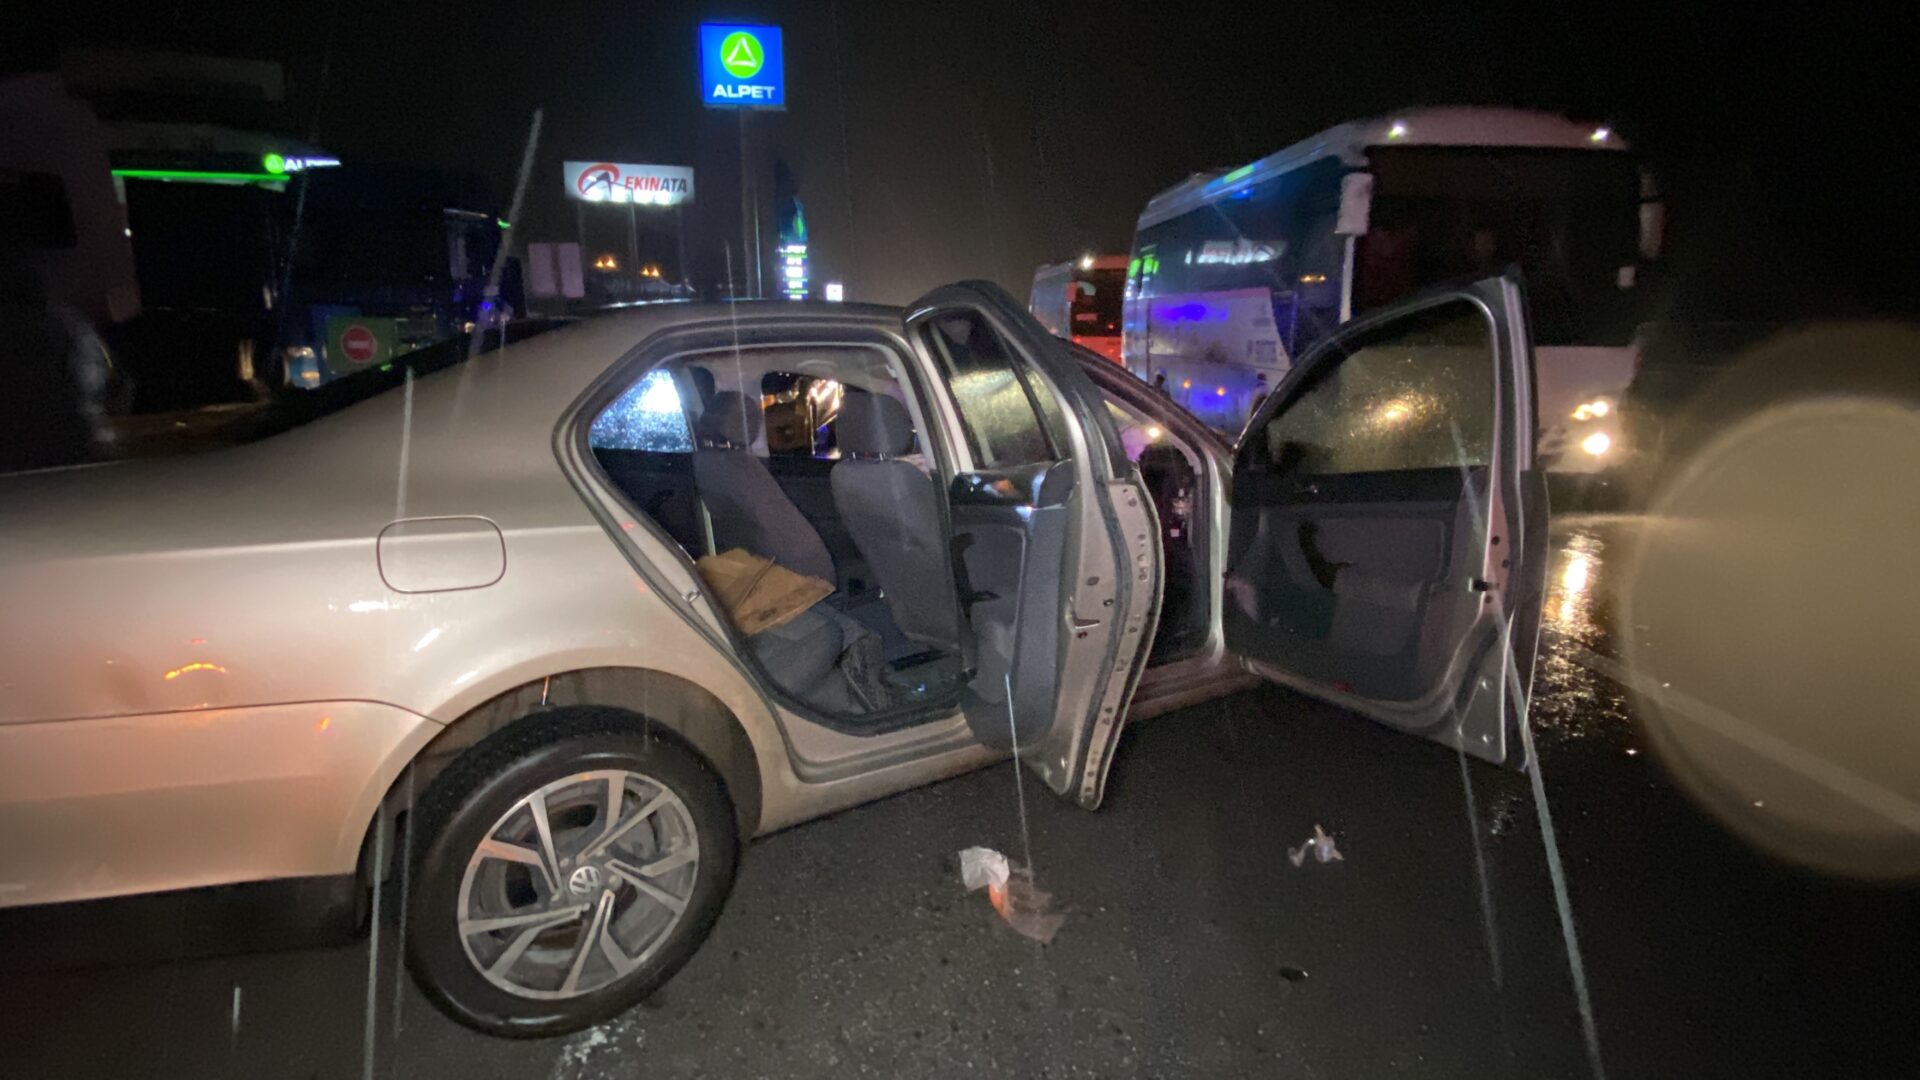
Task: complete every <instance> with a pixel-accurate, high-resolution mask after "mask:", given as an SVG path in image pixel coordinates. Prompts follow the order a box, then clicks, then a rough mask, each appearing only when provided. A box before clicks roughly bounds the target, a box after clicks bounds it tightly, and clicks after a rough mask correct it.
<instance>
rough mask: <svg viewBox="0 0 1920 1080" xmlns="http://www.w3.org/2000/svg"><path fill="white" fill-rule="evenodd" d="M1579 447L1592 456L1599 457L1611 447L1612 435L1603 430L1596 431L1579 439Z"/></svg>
mask: <svg viewBox="0 0 1920 1080" xmlns="http://www.w3.org/2000/svg"><path fill="white" fill-rule="evenodd" d="M1580 449H1582V450H1585V451H1586V452H1587V453H1589V454H1591V455H1593V456H1594V457H1599V456H1600V455H1602V454H1604V453H1606V452H1607V451H1609V450H1611V449H1613V436H1611V435H1608V434H1607V433H1606V432H1604V431H1596V432H1594V433H1593V434H1591V435H1589V436H1587V437H1586V438H1584V439H1581V440H1580Z"/></svg>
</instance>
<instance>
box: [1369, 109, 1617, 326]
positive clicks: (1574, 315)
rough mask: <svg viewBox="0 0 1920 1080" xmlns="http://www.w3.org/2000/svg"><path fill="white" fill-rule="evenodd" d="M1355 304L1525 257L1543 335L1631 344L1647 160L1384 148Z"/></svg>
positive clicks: (1377, 163) (1377, 159) (1376, 152)
mask: <svg viewBox="0 0 1920 1080" xmlns="http://www.w3.org/2000/svg"><path fill="white" fill-rule="evenodd" d="M1369 156H1370V157H1371V159H1372V171H1373V174H1374V188H1373V192H1374V194H1373V206H1372V214H1371V221H1370V225H1369V229H1368V232H1367V235H1366V236H1365V237H1364V238H1363V239H1362V240H1361V242H1360V245H1359V249H1358V250H1357V251H1356V252H1355V259H1354V281H1353V306H1354V310H1355V311H1365V310H1367V309H1369V308H1374V307H1378V306H1380V305H1382V304H1388V303H1392V302H1393V301H1394V300H1397V299H1399V298H1400V297H1402V296H1405V295H1406V294H1408V293H1410V292H1414V291H1416V290H1419V289H1422V288H1425V287H1427V286H1430V285H1434V284H1437V283H1439V282H1443V281H1450V280H1459V279H1465V278H1472V277H1481V276H1485V275H1487V274H1492V273H1498V272H1499V271H1500V270H1502V269H1504V268H1506V267H1508V266H1513V265H1518V266H1519V267H1520V269H1521V271H1522V273H1523V274H1524V278H1525V281H1526V285H1527V289H1528V300H1529V302H1530V305H1531V308H1532V311H1533V318H1534V327H1533V329H1534V335H1535V339H1536V341H1538V342H1539V343H1540V344H1542V345H1622V344H1625V343H1626V342H1627V341H1628V340H1630V338H1631V336H1632V333H1633V328H1634V325H1635V323H1636V322H1637V321H1638V319H1637V317H1636V316H1637V311H1636V308H1635V305H1633V304H1632V303H1631V301H1632V299H1633V297H1634V293H1633V292H1632V291H1631V290H1632V287H1633V285H1634V277H1633V275H1634V267H1635V263H1636V260H1637V247H1636V245H1637V242H1638V240H1637V237H1638V232H1637V230H1638V220H1639V219H1638V213H1639V191H1640V188H1639V182H1640V181H1639V171H1638V168H1637V167H1636V165H1635V164H1634V162H1633V160H1632V159H1631V158H1630V157H1628V156H1627V155H1624V154H1614V153H1594V152H1591V151H1585V150H1541V149H1533V148H1497V147H1451V146H1443V147H1434V146H1394V147H1378V148H1375V149H1373V150H1372V151H1371V152H1370V155H1369Z"/></svg>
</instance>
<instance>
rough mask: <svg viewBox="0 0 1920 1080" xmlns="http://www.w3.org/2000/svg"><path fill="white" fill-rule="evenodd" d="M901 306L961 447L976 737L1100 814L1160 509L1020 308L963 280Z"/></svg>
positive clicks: (1065, 364) (1144, 615)
mask: <svg viewBox="0 0 1920 1080" xmlns="http://www.w3.org/2000/svg"><path fill="white" fill-rule="evenodd" d="M907 310H908V316H907V321H906V329H907V333H908V336H909V337H910V338H911V339H912V340H913V341H914V343H915V346H916V347H917V348H920V349H923V350H925V352H926V353H927V354H928V358H929V359H930V360H931V362H932V363H933V365H934V368H935V369H936V370H937V371H939V372H940V374H941V383H942V385H943V386H944V387H945V388H946V389H947V391H948V400H949V402H950V404H951V405H952V407H953V411H954V413H955V416H956V419H957V421H958V425H957V426H958V434H959V435H960V437H961V438H960V440H959V441H960V442H961V445H959V446H957V447H955V457H956V458H957V459H958V461H959V473H958V475H957V476H956V477H955V478H954V481H953V484H952V487H951V488H950V490H949V492H948V506H949V510H950V513H951V516H952V526H953V542H954V560H953V562H954V566H955V573H956V576H957V578H958V579H959V587H960V590H961V599H962V605H963V608H964V610H965V612H966V618H967V622H968V625H969V629H970V631H971V645H972V651H973V656H972V658H971V668H972V671H973V673H974V674H973V678H972V680H971V681H970V683H969V685H968V688H967V692H966V700H965V702H964V704H963V709H964V712H965V714H966V717H967V720H968V723H969V724H970V725H971V726H972V728H973V730H974V733H975V735H976V736H977V737H978V738H979V739H980V740H981V741H982V742H984V743H987V744H988V745H992V746H998V747H1002V748H1005V749H1010V750H1012V751H1014V753H1015V754H1016V755H1017V756H1019V757H1020V759H1021V760H1022V762H1024V763H1025V764H1026V765H1027V766H1028V767H1029V768H1031V769H1033V770H1034V771H1035V772H1036V773H1038V774H1039V775H1040V777H1041V779H1042V780H1044V781H1045V782H1046V784H1047V786H1048V787H1050V788H1052V789H1053V790H1054V791H1055V792H1057V793H1059V794H1061V795H1065V796H1068V797H1070V798H1072V799H1074V800H1075V801H1077V802H1079V803H1080V804H1081V805H1083V806H1087V807H1089V808H1091V807H1095V806H1098V805H1099V803H1100V798H1101V795H1102V792H1103V790H1104V787H1105V783H1106V775H1107V767H1108V765H1109V764H1110V763H1111V761H1112V755H1113V748H1114V745H1115V744H1116V743H1117V742H1118V740H1119V734H1120V724H1121V720H1122V718H1123V717H1124V715H1125V712H1126V702H1127V699H1128V697H1129V696H1130V695H1131V694H1132V691H1133V688H1134V686H1135V684H1136V683H1137V682H1138V680H1139V676H1140V671H1141V668H1142V666H1143V665H1144V663H1145V658H1146V656H1147V651H1148V647H1149V645H1150V644H1151V639H1152V636H1153V629H1154V621H1155V616H1156V615H1157V614H1158V611H1159V603H1160V586H1161V581H1160V547H1159V544H1158V542H1157V537H1158V535H1159V533H1158V530H1157V528H1156V526H1155V522H1154V517H1153V504H1152V502H1151V500H1150V499H1148V498H1147V495H1146V491H1145V489H1144V487H1143V486H1142V484H1141V482H1140V479H1139V475H1138V474H1137V472H1135V470H1134V469H1133V467H1132V465H1131V463H1130V462H1129V461H1128V460H1127V458H1126V454H1125V451H1124V450H1123V449H1122V447H1121V444H1120V436H1119V433H1118V432H1117V431H1116V430H1115V428H1114V426H1113V420H1112V418H1111V416H1110V415H1109V414H1108V412H1107V408H1106V403H1105V400H1104V399H1103V398H1102V397H1101V395H1100V392H1099V391H1098V390H1097V389H1095V388H1094V386H1093V384H1092V383H1091V382H1090V381H1089V380H1088V378H1087V376H1086V374H1085V373H1084V372H1082V371H1081V370H1080V367H1079V364H1078V362H1076V361H1075V360H1074V359H1073V358H1072V357H1071V356H1070V355H1069V354H1068V353H1067V351H1066V348H1065V346H1064V345H1063V344H1062V343H1061V342H1060V341H1058V340H1057V339H1055V338H1053V337H1052V336H1050V335H1049V334H1048V333H1047V332H1046V330H1045V329H1044V328H1043V327H1041V326H1040V324H1039V323H1038V322H1036V321H1034V319H1033V317H1032V316H1030V315H1029V314H1027V312H1026V311H1024V310H1022V309H1021V307H1020V305H1019V304H1018V303H1017V302H1015V301H1014V299H1013V298H1012V297H1010V296H1008V295H1007V294H1006V293H1005V292H1004V291H1002V290H1001V289H1000V288H999V287H998V286H995V285H991V284H988V283H985V282H965V283H961V284H958V285H950V286H947V287H945V288H942V289H939V290H937V291H935V292H933V293H931V294H929V295H927V296H926V297H923V298H922V299H920V300H918V301H916V302H915V303H913V304H911V305H909V307H908V309H907ZM1009 693H1010V694H1011V698H1009Z"/></svg>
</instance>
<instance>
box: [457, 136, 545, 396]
mask: <svg viewBox="0 0 1920 1080" xmlns="http://www.w3.org/2000/svg"><path fill="white" fill-rule="evenodd" d="M541 116H542V111H541V110H540V109H535V110H533V124H532V126H531V127H529V128H528V129H527V146H526V149H525V150H523V151H521V153H520V177H519V179H518V180H517V181H515V182H514V185H513V203H512V204H511V205H510V206H509V207H508V208H507V227H506V229H505V234H504V235H503V236H501V237H500V250H499V251H497V252H495V253H494V256H493V269H492V270H490V271H488V272H487V291H486V292H484V293H482V294H481V295H482V296H484V297H485V298H486V299H487V300H488V301H489V302H491V303H493V304H495V305H497V304H498V303H499V302H500V275H501V273H502V272H503V271H505V270H506V268H507V256H508V255H510V254H511V253H512V251H513V238H514V235H515V234H514V231H513V228H514V226H516V225H518V224H520V207H521V204H523V203H524V202H526V199H527V179H528V178H529V177H530V176H532V175H533V151H534V148H535V147H537V146H539V145H540V119H541ZM493 312H494V309H493V308H489V309H488V314H489V315H492V314H493ZM486 336H487V333H486V329H485V328H484V327H480V328H477V330H476V332H475V333H474V334H473V335H472V336H470V337H469V338H468V339H467V359H469V360H471V359H473V358H474V357H475V356H477V355H479V353H480V341H481V339H482V338H485V337H486ZM501 343H502V344H504V343H505V334H504V331H503V333H502V337H501Z"/></svg>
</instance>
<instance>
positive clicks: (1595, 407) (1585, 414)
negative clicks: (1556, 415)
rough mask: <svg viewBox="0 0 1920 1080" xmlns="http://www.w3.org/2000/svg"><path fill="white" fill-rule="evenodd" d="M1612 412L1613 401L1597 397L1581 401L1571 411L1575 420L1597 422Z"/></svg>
mask: <svg viewBox="0 0 1920 1080" xmlns="http://www.w3.org/2000/svg"><path fill="white" fill-rule="evenodd" d="M1612 411H1613V399H1612V398H1603V397H1597V398H1594V399H1593V400H1592V401H1583V402H1581V403H1580V404H1579V406H1578V407H1577V408H1575V409H1574V410H1573V418H1574V419H1575V420H1598V419H1599V418H1601V417H1603V416H1605V415H1607V414H1608V413H1610V412H1612Z"/></svg>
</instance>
